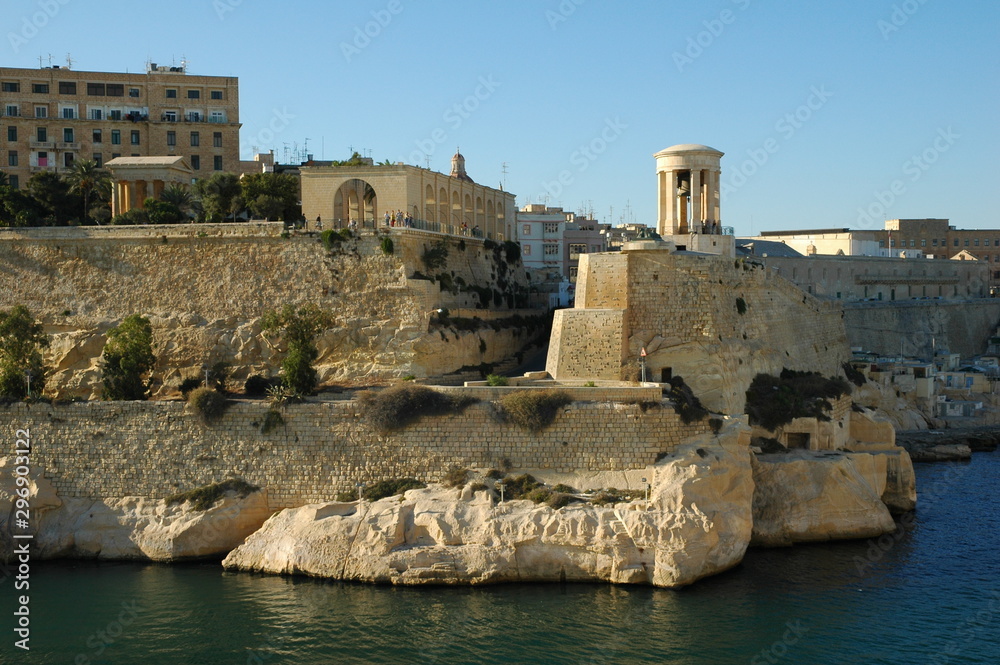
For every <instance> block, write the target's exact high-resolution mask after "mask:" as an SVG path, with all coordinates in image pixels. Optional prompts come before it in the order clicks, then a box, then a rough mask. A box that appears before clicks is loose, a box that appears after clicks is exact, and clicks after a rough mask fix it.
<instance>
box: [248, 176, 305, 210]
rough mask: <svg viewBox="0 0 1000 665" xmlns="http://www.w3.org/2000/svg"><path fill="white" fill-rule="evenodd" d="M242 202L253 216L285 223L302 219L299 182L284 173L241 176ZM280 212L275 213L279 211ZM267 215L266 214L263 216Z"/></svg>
mask: <svg viewBox="0 0 1000 665" xmlns="http://www.w3.org/2000/svg"><path fill="white" fill-rule="evenodd" d="M240 182H241V183H242V185H243V200H244V201H246V203H247V207H249V208H250V211H251V212H252V213H254V214H255V215H259V216H261V217H265V218H267V219H270V218H272V217H277V218H279V219H284V220H285V221H292V220H297V219H299V218H300V217H302V206H300V205H299V181H298V180H297V179H296V178H294V177H293V176H290V175H287V174H284V173H253V174H251V175H246V176H243V179H242V180H241V181H240ZM279 207H280V212H277V214H273V213H275V211H277V210H279ZM264 213H268V214H264Z"/></svg>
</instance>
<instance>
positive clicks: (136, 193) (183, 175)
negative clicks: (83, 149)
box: [107, 157, 194, 217]
mask: <svg viewBox="0 0 1000 665" xmlns="http://www.w3.org/2000/svg"><path fill="white" fill-rule="evenodd" d="M107 166H108V170H110V171H111V176H112V189H111V214H112V216H115V217H117V216H118V215H123V214H125V213H126V212H128V211H129V210H131V209H132V208H141V207H142V202H143V201H145V200H146V199H147V198H154V199H158V198H160V195H161V194H163V190H164V189H166V188H167V187H169V186H170V185H181V186H183V187H188V186H189V185H190V183H191V178H192V177H193V175H194V172H193V171H192V170H191V167H190V166H189V165H188V164H187V162H186V161H185V159H184V158H183V157H118V158H116V159H112V160H111V161H110V162H108V164H107Z"/></svg>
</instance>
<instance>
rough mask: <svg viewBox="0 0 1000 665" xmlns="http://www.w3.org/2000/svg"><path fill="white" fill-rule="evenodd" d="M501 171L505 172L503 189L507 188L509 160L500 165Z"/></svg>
mask: <svg viewBox="0 0 1000 665" xmlns="http://www.w3.org/2000/svg"><path fill="white" fill-rule="evenodd" d="M500 173H502V174H503V189H504V191H506V190H507V162H503V163H502V164H501V165H500Z"/></svg>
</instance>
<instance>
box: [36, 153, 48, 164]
mask: <svg viewBox="0 0 1000 665" xmlns="http://www.w3.org/2000/svg"><path fill="white" fill-rule="evenodd" d="M38 165H39V166H41V167H42V168H45V167H47V166H48V165H49V153H47V152H39V153H38Z"/></svg>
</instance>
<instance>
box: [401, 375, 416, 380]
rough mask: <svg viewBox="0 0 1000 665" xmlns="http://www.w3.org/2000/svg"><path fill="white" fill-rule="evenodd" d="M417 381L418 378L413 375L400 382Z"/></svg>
mask: <svg viewBox="0 0 1000 665" xmlns="http://www.w3.org/2000/svg"><path fill="white" fill-rule="evenodd" d="M416 380H417V377H416V376H414V375H413V374H407V375H406V376H404V377H403V378H402V379H400V381H416Z"/></svg>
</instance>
